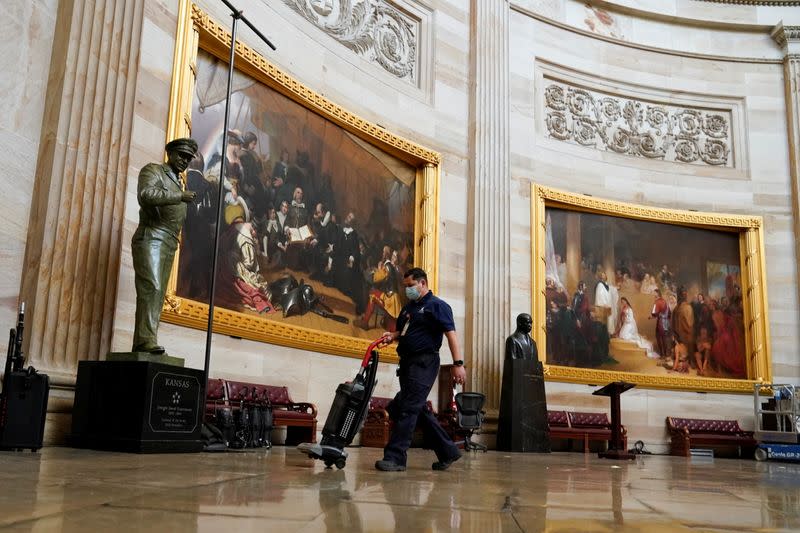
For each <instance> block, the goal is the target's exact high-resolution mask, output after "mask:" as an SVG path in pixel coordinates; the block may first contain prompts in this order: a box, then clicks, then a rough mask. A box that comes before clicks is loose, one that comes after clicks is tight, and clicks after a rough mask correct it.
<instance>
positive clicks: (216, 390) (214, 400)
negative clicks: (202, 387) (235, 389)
mask: <svg viewBox="0 0 800 533" xmlns="http://www.w3.org/2000/svg"><path fill="white" fill-rule="evenodd" d="M226 404H227V398H226V397H225V380H223V379H218V378H209V380H208V385H207V386H206V418H207V419H209V420H214V416H215V415H216V411H217V409H219V408H220V407H224V406H225V405H226Z"/></svg>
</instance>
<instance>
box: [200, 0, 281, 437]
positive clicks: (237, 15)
mask: <svg viewBox="0 0 800 533" xmlns="http://www.w3.org/2000/svg"><path fill="white" fill-rule="evenodd" d="M222 3H223V4H225V5H226V6H227V7H228V9H230V10H231V17H232V18H233V23H232V24H231V53H230V56H229V58H228V87H227V90H226V92H225V119H224V122H223V129H222V160H221V161H220V168H219V189H218V191H217V221H216V224H215V226H214V253H213V255H212V256H211V280H210V281H211V283H210V290H209V298H208V325H207V330H206V356H205V363H204V364H203V386H202V390H203V396H202V402H203V403H202V405H204V406H205V397H206V391H207V390H208V373H209V368H210V366H211V337H212V331H213V329H214V292H215V290H216V284H217V256H218V255H219V233H220V228H221V226H222V222H223V219H222V214H223V212H224V211H223V205H224V203H225V198H224V195H225V172H226V170H227V168H226V167H227V166H228V165H227V163H228V125H229V122H230V107H231V91H232V88H233V64H234V59H235V58H236V25H237V23H238V22H239V20H241V21H242V22H244V23H245V24H247V26H248V27H249V28H250V29H251V30H253V32H254V33H255V34H256V35H258V36H259V37H260V38H261V40H262V41H264V42H265V43H267V46H269V47H270V48H272V49H273V50H275V45H274V44H272V43H271V42H270V40H269V39H267V38H266V37H265V36H264V34H263V33H261V32H260V31H258V29H256V27H255V26H253V24H251V23H250V21H249V20H247V18H245V17H244V15H243V14H242V11H241V10H239V9H236V8H235V7H234V6H233V5H232V4H231V3H230V2H228V0H222ZM205 418H206V410H205V407H204V408H203V420H204V421H205Z"/></svg>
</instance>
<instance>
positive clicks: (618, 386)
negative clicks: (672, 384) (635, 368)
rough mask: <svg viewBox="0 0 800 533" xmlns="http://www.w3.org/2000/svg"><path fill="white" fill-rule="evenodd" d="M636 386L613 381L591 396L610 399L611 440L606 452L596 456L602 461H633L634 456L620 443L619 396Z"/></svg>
mask: <svg viewBox="0 0 800 533" xmlns="http://www.w3.org/2000/svg"><path fill="white" fill-rule="evenodd" d="M635 386H636V385H635V384H633V383H628V382H626V381H613V382H611V383H609V384H608V385H606V386H605V387H602V388H600V389H597V390H596V391H594V392H593V393H592V394H594V395H596V396H608V397H610V398H611V440H610V441H609V443H608V450H607V451H605V452H600V453H598V454H597V455H598V456H599V457H601V458H604V459H634V458H636V456H635V455H633V454H632V453H628V450H626V449H625V445H624V444H623V441H622V417H621V416H620V412H619V395H620V394H622V393H623V392H625V391H627V390H630V389H632V388H634V387H635Z"/></svg>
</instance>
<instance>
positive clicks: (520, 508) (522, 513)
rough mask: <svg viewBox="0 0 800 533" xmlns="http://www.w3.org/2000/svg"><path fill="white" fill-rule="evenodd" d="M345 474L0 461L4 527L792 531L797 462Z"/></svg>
mask: <svg viewBox="0 0 800 533" xmlns="http://www.w3.org/2000/svg"><path fill="white" fill-rule="evenodd" d="M380 456H381V450H378V449H373V448H361V449H359V448H354V449H352V450H351V456H350V460H349V462H348V464H347V466H346V468H345V469H344V470H325V468H324V466H323V465H321V464H320V463H318V462H314V461H312V460H310V459H308V458H306V457H305V456H303V455H300V454H299V453H298V452H296V451H295V450H294V449H293V448H284V447H275V448H273V449H272V450H270V451H256V452H239V453H232V452H229V453H222V454H189V455H128V454H119V453H105V452H94V451H87V450H75V449H70V448H47V449H44V450H42V452H41V453H39V454H31V453H30V452H27V453H19V454H15V453H9V452H2V453H0V531H37V532H38V531H115V532H116V531H119V532H126V531H167V532H184V531H191V532H195V531H196V532H215V533H241V532H245V531H342V532H361V531H364V532H378V531H402V532H404V533H411V532H418V531H455V530H458V531H476V532H481V533H485V532H487V533H491V532H500V531H503V532H505V531H509V532H520V531H525V532H538V531H552V532H556V531H558V532H571V531H589V532H601V531H602V532H605V531H609V532H610V531H636V532H642V533H645V532H647V533H650V532H655V533H658V532H662V531H663V532H666V531H693V532H701V531H798V530H800V465H795V464H788V463H783V464H782V463H757V462H755V461H746V460H742V461H740V460H734V459H715V460H708V459H706V460H702V461H693V460H690V459H683V458H677V457H664V456H646V457H640V458H639V459H637V460H636V461H631V462H615V461H608V460H602V459H598V458H597V457H596V456H595V455H583V454H580V453H553V454H550V455H531V454H525V455H523V454H507V453H498V452H489V453H485V454H482V453H478V454H470V455H466V456H465V457H464V458H463V459H462V460H461V461H459V462H457V463H455V464H454V465H453V467H451V469H450V470H448V471H446V472H435V471H432V470H431V469H430V464H431V462H432V461H433V460H434V457H433V454H432V453H430V452H426V451H423V450H416V449H415V450H412V451H411V452H410V454H409V469H408V471H406V472H401V473H384V472H378V471H375V470H374V469H373V466H372V465H373V463H374V462H375V460H376V459H379V458H380Z"/></svg>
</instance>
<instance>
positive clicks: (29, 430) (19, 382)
mask: <svg viewBox="0 0 800 533" xmlns="http://www.w3.org/2000/svg"><path fill="white" fill-rule="evenodd" d="M24 322H25V304H24V303H23V304H22V305H21V306H20V311H19V319H18V321H17V328H16V330H14V329H12V330H11V335H10V339H9V342H8V354H7V357H6V366H5V373H4V374H3V394H2V397H1V398H0V449H2V450H23V449H26V448H30V450H31V451H36V450H38V449H39V448H41V447H42V441H43V440H44V421H45V417H46V415H47V400H48V398H49V396H50V379H49V378H48V377H47V376H46V375H45V374H40V373H39V372H37V371H36V369H35V368H33V367H32V366H29V367H28V369H27V370H25V369H23V368H22V365H23V363H24V360H25V358H24V356H23V354H22V332H23V329H24Z"/></svg>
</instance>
